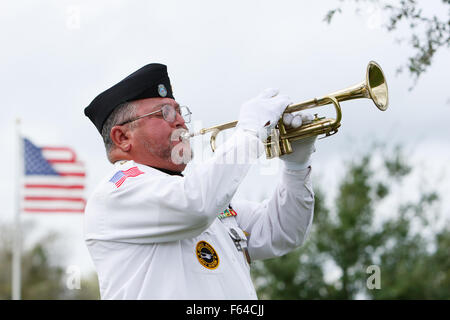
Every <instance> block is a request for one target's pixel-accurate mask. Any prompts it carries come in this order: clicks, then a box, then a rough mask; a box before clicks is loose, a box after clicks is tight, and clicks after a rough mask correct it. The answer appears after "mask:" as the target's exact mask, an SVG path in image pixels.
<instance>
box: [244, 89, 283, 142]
mask: <svg viewBox="0 0 450 320" xmlns="http://www.w3.org/2000/svg"><path fill="white" fill-rule="evenodd" d="M290 103H291V101H290V99H289V97H288V96H286V95H279V94H278V90H277V89H266V90H264V91H263V92H262V93H260V94H259V95H258V96H257V97H255V98H253V99H251V100H249V101H247V102H246V103H244V104H243V105H242V107H241V110H240V112H239V120H238V124H237V127H239V128H242V129H244V130H247V131H250V132H252V133H254V134H255V135H257V136H258V137H259V138H260V139H262V140H264V139H265V138H266V137H267V135H268V134H267V133H268V131H270V129H272V128H274V127H275V126H276V124H277V123H278V120H279V119H280V117H281V115H282V114H283V111H284V110H285V109H286V107H287V106H288V105H289V104H290Z"/></svg>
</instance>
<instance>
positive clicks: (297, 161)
mask: <svg viewBox="0 0 450 320" xmlns="http://www.w3.org/2000/svg"><path fill="white" fill-rule="evenodd" d="M312 120H313V116H312V115H311V114H309V113H297V114H296V115H295V116H294V115H292V114H291V113H286V114H285V115H284V116H283V123H284V125H285V126H286V127H287V128H289V127H291V128H298V127H300V126H301V125H302V124H307V123H310V122H311V121H312ZM316 139H317V136H314V137H309V138H305V139H301V140H297V141H294V142H292V149H293V152H292V153H290V154H285V155H282V156H281V157H280V159H281V160H282V161H283V163H284V166H285V167H286V169H290V170H302V169H305V168H307V167H309V166H310V165H311V154H312V153H313V152H315V151H316V148H315V146H314V143H315V142H316Z"/></svg>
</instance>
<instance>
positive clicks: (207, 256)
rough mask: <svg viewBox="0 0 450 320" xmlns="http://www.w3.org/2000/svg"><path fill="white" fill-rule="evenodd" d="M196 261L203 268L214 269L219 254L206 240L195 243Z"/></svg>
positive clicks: (217, 263) (217, 262) (216, 265)
mask: <svg viewBox="0 0 450 320" xmlns="http://www.w3.org/2000/svg"><path fill="white" fill-rule="evenodd" d="M195 251H196V252H197V259H198V262H200V264H201V265H202V266H204V267H205V268H208V269H211V270H214V269H216V268H217V267H218V266H219V256H218V255H217V252H216V250H214V248H213V247H212V246H211V245H210V244H209V243H208V242H206V241H200V242H199V243H197V247H196V250H195Z"/></svg>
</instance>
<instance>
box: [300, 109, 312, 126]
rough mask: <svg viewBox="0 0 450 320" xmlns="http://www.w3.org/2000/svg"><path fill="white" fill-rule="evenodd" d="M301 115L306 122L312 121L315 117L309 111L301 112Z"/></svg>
mask: <svg viewBox="0 0 450 320" xmlns="http://www.w3.org/2000/svg"><path fill="white" fill-rule="evenodd" d="M300 116H301V117H302V120H303V123H304V124H307V123H311V122H312V121H313V119H314V116H313V115H312V114H311V113H308V112H301V113H300Z"/></svg>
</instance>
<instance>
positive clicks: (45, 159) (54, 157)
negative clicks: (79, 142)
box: [22, 138, 86, 213]
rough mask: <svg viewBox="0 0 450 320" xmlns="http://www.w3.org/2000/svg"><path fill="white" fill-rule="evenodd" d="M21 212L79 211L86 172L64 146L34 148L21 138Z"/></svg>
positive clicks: (83, 200)
mask: <svg viewBox="0 0 450 320" xmlns="http://www.w3.org/2000/svg"><path fill="white" fill-rule="evenodd" d="M23 145H24V174H25V176H24V188H23V193H22V194H23V201H22V211H23V212H33V213H59V212H65V213H67V212H69V213H77V212H78V213H83V212H84V207H85V204H86V201H85V199H84V197H83V194H84V186H85V177H86V172H85V169H84V164H83V163H82V162H80V161H77V157H76V154H75V152H74V151H73V150H72V149H71V148H67V147H37V146H35V145H34V144H33V143H32V142H31V141H30V140H28V139H26V138H24V139H23Z"/></svg>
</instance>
